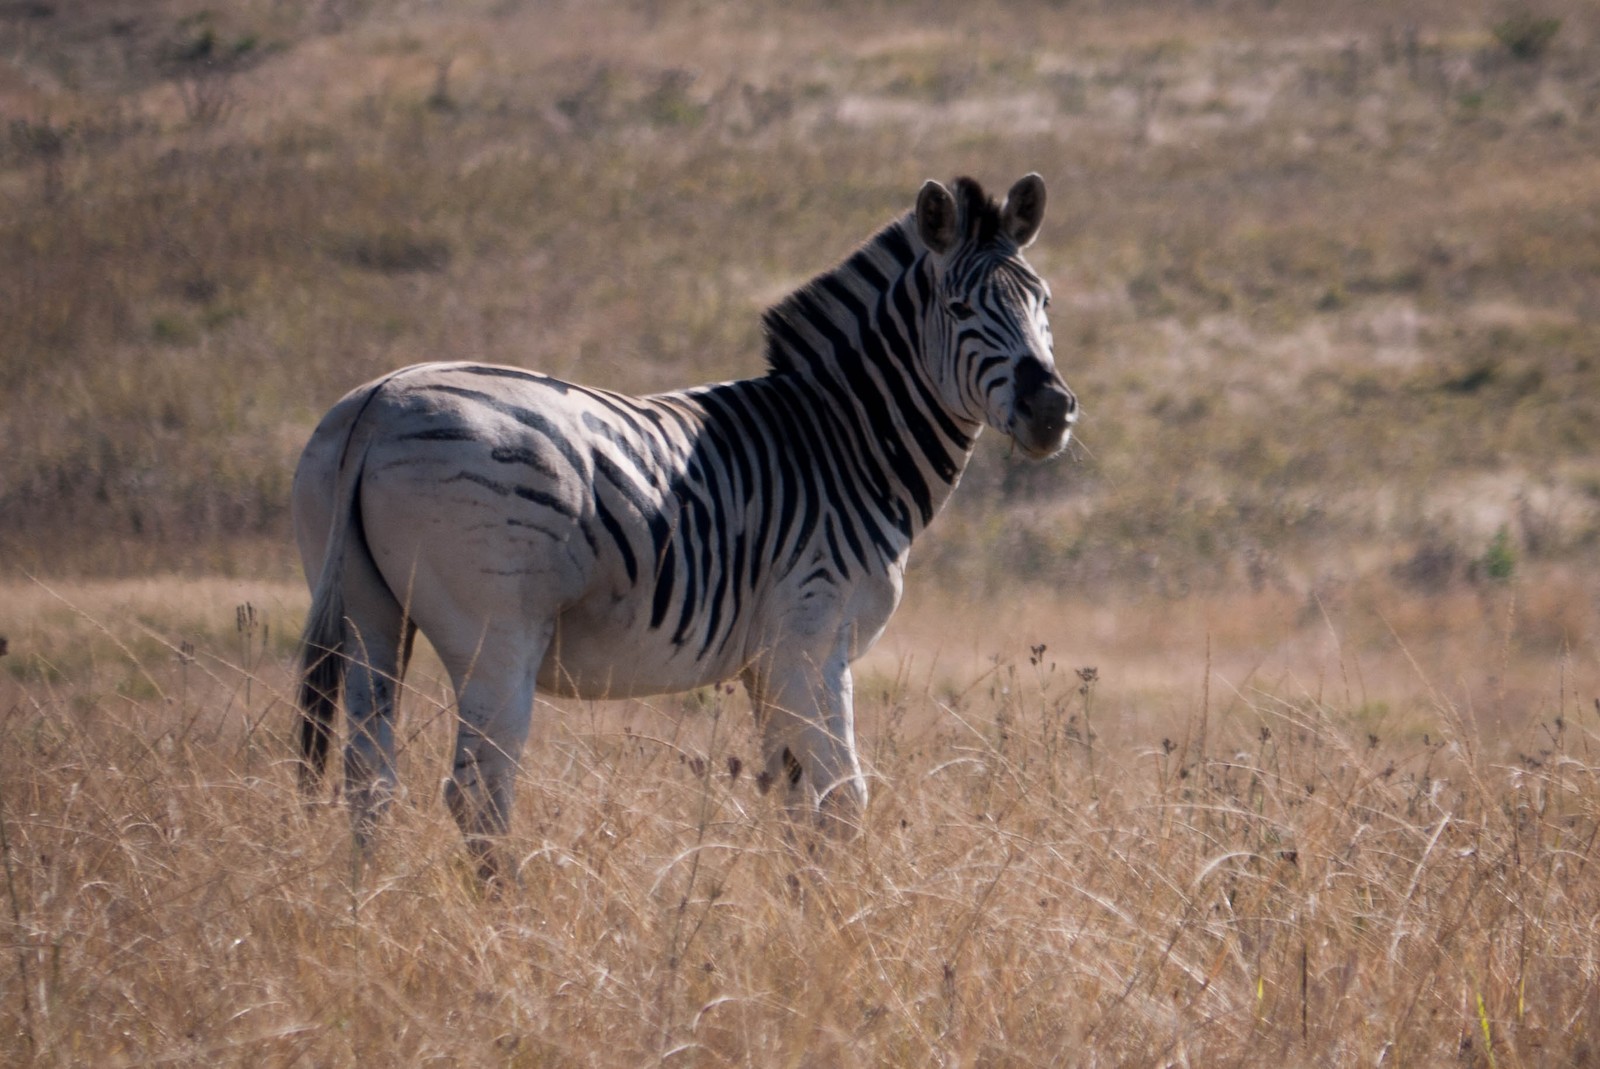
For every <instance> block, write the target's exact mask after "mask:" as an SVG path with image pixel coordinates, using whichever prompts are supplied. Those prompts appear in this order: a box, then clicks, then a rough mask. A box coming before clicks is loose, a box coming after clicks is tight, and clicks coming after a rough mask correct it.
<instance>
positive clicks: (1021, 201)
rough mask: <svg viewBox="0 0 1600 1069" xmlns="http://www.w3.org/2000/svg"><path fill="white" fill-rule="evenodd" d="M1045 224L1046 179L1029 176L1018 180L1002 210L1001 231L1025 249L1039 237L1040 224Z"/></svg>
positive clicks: (1034, 175)
mask: <svg viewBox="0 0 1600 1069" xmlns="http://www.w3.org/2000/svg"><path fill="white" fill-rule="evenodd" d="M1042 222H1044V179H1043V178H1040V177H1039V176H1038V175H1037V174H1028V175H1024V176H1023V177H1021V178H1019V179H1017V184H1016V185H1014V186H1012V187H1011V192H1010V193H1007V194H1006V204H1005V207H1004V208H1001V209H1000V229H1001V230H1002V231H1003V232H1004V233H1005V235H1006V237H1008V238H1010V239H1011V240H1012V241H1014V242H1016V244H1017V248H1019V249H1025V248H1027V247H1028V246H1029V245H1031V244H1033V239H1034V238H1036V237H1038V236H1039V224H1040V223H1042Z"/></svg>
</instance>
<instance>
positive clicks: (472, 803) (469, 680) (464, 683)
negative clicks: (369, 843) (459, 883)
mask: <svg viewBox="0 0 1600 1069" xmlns="http://www.w3.org/2000/svg"><path fill="white" fill-rule="evenodd" d="M507 632H508V633H499V634H496V635H494V636H485V641H484V642H483V644H482V645H481V646H480V648H478V649H477V650H476V651H474V652H473V653H472V654H470V655H465V656H464V657H463V655H461V654H456V655H454V656H452V655H448V654H447V655H446V657H447V661H446V663H447V664H449V663H450V661H451V660H456V661H457V662H458V664H460V665H461V670H460V671H457V670H456V669H455V668H452V675H453V676H454V677H455V679H456V695H457V703H458V705H459V706H460V719H459V721H458V723H457V726H456V746H455V757H454V760H453V761H452V764H451V769H450V779H449V780H448V781H447V782H446V783H445V802H446V803H447V804H448V805H449V807H450V813H451V815H452V816H454V817H455V820H456V824H457V825H459V826H460V828H461V833H462V835H463V836H464V837H465V838H466V841H467V848H468V849H469V850H470V851H471V852H472V856H473V859H474V860H475V861H476V862H477V866H478V874H479V876H480V877H481V878H482V879H483V880H484V882H485V883H488V884H496V883H499V882H501V881H503V880H506V879H509V878H512V877H513V876H514V871H513V868H512V866H510V865H509V864H508V863H507V861H506V859H505V857H504V856H503V855H504V848H503V845H502V843H503V840H504V838H505V835H506V832H507V831H509V830H510V826H511V810H512V804H513V803H514V801H515V800H516V776H517V768H518V763H519V761H520V760H521V758H522V751H523V748H524V747H525V746H526V744H527V741H528V730H529V727H530V725H531V723H532V719H533V696H534V679H535V677H536V676H537V675H538V670H539V663H540V661H542V660H543V658H544V649H545V645H546V643H547V642H548V634H546V635H545V636H544V637H543V638H537V637H535V636H529V635H526V634H524V633H523V632H521V630H520V629H515V630H513V629H507Z"/></svg>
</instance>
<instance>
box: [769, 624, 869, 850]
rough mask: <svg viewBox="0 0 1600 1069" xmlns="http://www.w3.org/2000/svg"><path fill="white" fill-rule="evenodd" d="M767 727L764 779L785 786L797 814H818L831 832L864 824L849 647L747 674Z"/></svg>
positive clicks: (848, 831)
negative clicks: (821, 657)
mask: <svg viewBox="0 0 1600 1069" xmlns="http://www.w3.org/2000/svg"><path fill="white" fill-rule="evenodd" d="M745 686H746V688H747V689H748V690H749V691H750V698H751V702H752V704H753V705H754V706H755V712H756V722H757V724H758V726H759V728H760V731H761V746H762V753H763V757H764V758H765V764H766V767H765V770H764V772H763V774H762V777H761V780H760V782H761V783H763V784H764V786H765V787H766V788H770V787H772V786H774V785H776V786H778V787H779V788H780V789H781V790H783V791H784V792H785V799H784V801H785V805H786V807H787V808H788V809H789V811H790V813H791V815H794V816H797V817H802V818H811V819H815V820H816V821H817V823H818V824H819V825H820V826H821V827H822V828H823V829H824V830H826V831H827V832H828V833H829V834H830V835H834V836H838V837H841V838H842V837H848V836H850V835H854V834H855V833H856V832H858V831H859V830H860V820H861V815H862V811H863V810H864V808H865V807H866V804H867V779H866V776H865V775H864V774H863V773H862V771H861V757H860V754H859V752H858V751H857V749H856V728H855V707H854V697H853V690H854V684H853V681H852V679H851V675H850V663H849V661H848V660H847V659H846V657H845V656H844V654H843V652H842V651H838V652H835V653H834V654H833V655H831V656H830V657H828V658H827V659H826V660H824V661H823V662H822V663H821V664H817V663H815V662H813V661H810V660H798V659H797V660H794V661H791V662H780V661H777V660H776V659H775V661H774V663H772V664H770V665H768V666H767V670H766V671H760V672H750V673H747V674H746V676H745Z"/></svg>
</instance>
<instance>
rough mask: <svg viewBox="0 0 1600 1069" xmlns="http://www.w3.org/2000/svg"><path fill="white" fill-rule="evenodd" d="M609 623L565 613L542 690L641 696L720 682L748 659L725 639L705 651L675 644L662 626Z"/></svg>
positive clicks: (546, 662)
mask: <svg viewBox="0 0 1600 1069" xmlns="http://www.w3.org/2000/svg"><path fill="white" fill-rule="evenodd" d="M628 623H629V622H628V621H625V620H624V621H618V620H612V621H609V626H607V625H606V624H604V623H602V624H601V625H600V626H595V624H596V621H593V620H584V619H582V618H581V617H574V616H573V615H570V614H564V615H563V616H562V618H561V620H560V621H559V622H558V624H557V627H556V633H555V636H554V639H553V640H552V642H551V643H550V649H549V652H548V653H546V654H545V659H544V663H543V664H542V665H541V666H540V668H539V677H538V684H539V689H540V690H542V691H544V692H546V693H550V694H559V695H562V696H563V697H569V698H593V699H604V698H642V697H646V696H648V695H652V694H673V693H677V692H679V691H685V690H694V689H695V688H697V687H704V686H709V685H710V684H712V683H720V682H722V681H723V680H726V679H730V678H732V677H734V676H736V675H738V674H739V672H740V671H741V670H742V669H743V668H744V665H745V663H746V658H745V655H744V652H743V648H742V644H740V646H739V648H738V649H737V650H733V649H729V647H732V646H734V645H735V644H734V643H732V642H729V643H727V644H726V645H725V646H724V647H723V648H722V649H702V648H700V647H699V646H698V645H696V644H693V643H691V642H674V641H673V639H672V635H671V634H670V633H669V632H667V631H665V630H661V629H641V628H638V627H636V626H628Z"/></svg>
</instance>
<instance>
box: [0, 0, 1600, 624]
mask: <svg viewBox="0 0 1600 1069" xmlns="http://www.w3.org/2000/svg"><path fill="white" fill-rule="evenodd" d="M1596 31H1597V26H1596V12H1595V10H1594V8H1593V7H1592V6H1590V5H1584V4H1579V3H1576V2H1556V0H1552V2H1549V3H1540V4H1537V5H1532V6H1503V5H1502V6H1496V5H1457V4H1449V3H1416V4H1385V5H1369V4H1357V3H1351V2H1342V3H1341V2H1334V3H1327V2H1323V3H1310V2H1306V0H1283V2H1280V3H1268V2H1252V3H1229V2H1224V0H1217V2H1214V3H1204V4H1202V3H1176V2H1168V3H1155V2H1152V3H1134V4H1112V3H1102V4H1095V3H1078V2H1062V0H1056V2H1041V3H1037V4H1003V5H1002V4H997V3H996V4H989V3H961V4H957V3H942V2H936V0H929V2H926V3H916V2H905V3H898V2H889V0H881V2H877V3H867V4H862V5H840V4H836V3H823V2H817V3H800V4H788V3H776V2H772V3H755V4H746V3H737V4H736V3H731V2H712V0H704V2H689V0H683V2H678V0H639V2H633V3H626V2H601V3H554V4H535V3H527V2H518V0H484V2H466V3H453V4H448V5H439V4H427V3H420V2H419V3H406V2H393V3H386V2H380V0H370V2H362V0H321V2H313V0H270V2H269V0H245V2H242V3H236V4H229V5H220V4H219V5H213V6H210V7H207V6H206V5H204V4H203V3H199V2H189V0H153V2H142V3H134V2H131V0H129V2H117V0H101V2H87V0H39V2H12V3H6V4H4V5H3V6H0V124H3V129H0V206H3V207H0V381H3V382H4V383H5V389H4V391H0V444H3V446H4V449H5V460H6V462H5V463H4V465H0V575H16V574H17V573H18V572H20V571H29V572H34V573H42V574H109V575H117V574H129V573H134V572H140V571H146V570H167V569H175V570H180V571H185V572H191V573H207V572H214V573H246V574H256V575H273V576H287V575H290V574H292V573H294V572H295V570H296V568H297V565H296V564H295V562H294V561H293V558H292V555H291V549H290V541H291V540H290V537H289V533H288V516H287V491H288V483H289V478H290V474H291V472H292V469H293V464H294V460H295V457H296V455H297V453H298V450H299V447H300V445H301V444H302V443H303V441H304V440H305V437H306V436H307V434H308V433H309V431H310V429H311V427H312V425H313V424H314V422H315V421H316V419H317V418H318V417H319V416H320V414H321V413H322V412H323V411H324V410H326V409H327V408H328V407H329V406H330V405H331V404H332V403H333V402H334V401H335V400H337V398H338V397H339V396H340V395H341V394H342V393H343V392H344V391H345V390H347V389H349V388H350V387H352V386H355V385H357V384H358V383H360V382H362V381H364V380H366V379H368V378H370V377H372V376H374V375H376V374H378V373H380V372H382V371H385V370H388V369H390V368H393V367H396V366H399V365H402V364H405V363H408V362H412V361H417V360H428V359H441V358H452V359H453V358H460V359H477V360H490V361H499V362H508V363H516V364H522V365H525V366H529V367H535V368H539V369H542V370H547V371H550V372H554V373H556V374H560V375H564V376H569V377H572V378H575V379H579V380H582V381H585V382H590V383H596V384H601V385H605V386H609V387H614V388H618V389H625V390H633V391H649V390H658V389H664V388H669V387H674V386H679V385H687V384H690V383H694V382H700V381H707V380H712V379H719V378H728V377H738V376H744V375H751V374H756V373H759V371H760V370H761V357H760V349H759V338H758V328H757V324H758V316H759V312H760V310H761V309H762V308H763V307H764V306H765V305H766V304H768V303H770V302H772V301H773V300H775V299H776V298H777V297H779V296H781V295H782V294H783V293H785V292H786V291H787V290H788V289H789V288H791V287H793V286H794V285H796V284H798V283H799V282H801V281H803V280H804V279H805V278H807V277H809V276H810V275H812V274H814V273H816V272H817V271H819V270H822V269H824V268H826V267H828V266H830V265H831V264H833V263H835V262H837V261H838V260H840V259H841V258H842V257H843V256H844V255H845V254H846V253H847V252H848V251H849V250H850V249H851V247H852V246H853V245H854V244H855V243H857V242H858V241H860V240H862V239H863V238H865V237H866V236H867V235H868V234H870V233H871V232H872V231H873V230H874V229H875V228H876V227H877V226H878V225H880V224H881V223H883V222H885V221H886V220H888V219H889V218H891V217H892V216H894V215H895V214H897V213H899V212H901V211H903V210H905V209H906V208H907V207H908V206H909V205H910V203H911V200H912V198H913V196H914V194H915V191H916V189H917V187H918V185H919V183H920V182H921V181H922V180H923V179H925V178H927V177H938V178H942V179H948V178H950V177H952V176H954V175H956V174H961V173H971V174H973V175H975V176H977V177H979V178H980V179H982V180H984V181H986V182H987V183H989V184H991V185H994V186H1003V185H1004V184H1006V183H1009V182H1010V181H1011V180H1013V179H1014V178H1015V177H1017V176H1018V175H1020V174H1022V173H1024V172H1026V171H1028V170H1038V171H1040V172H1041V173H1043V174H1044V176H1045V178H1046V180H1047V181H1048V182H1049V186H1050V192H1051V201H1050V210H1049V217H1048V220H1047V224H1046V229H1045V231H1044V233H1043V235H1042V237H1041V239H1040V242H1039V244H1038V245H1037V246H1036V247H1035V249H1034V250H1033V251H1032V252H1031V254H1030V258H1031V259H1032V261H1033V262H1034V264H1035V265H1036V266H1037V267H1038V268H1039V269H1040V270H1041V272H1042V273H1043V274H1044V275H1045V276H1046V277H1048V278H1049V280H1050V282H1051V284H1052V286H1053V289H1054V292H1055V297H1056V300H1055V304H1054V308H1055V313H1054V314H1055V335H1056V339H1057V346H1058V352H1057V357H1058V361H1059V362H1060V363H1061V365H1062V366H1063V368H1064V369H1065V373H1066V375H1067V378H1068V381H1069V382H1070V383H1071V384H1072V385H1073V387H1074V388H1075V389H1076V390H1077V391H1078V393H1079V394H1080V396H1081V398H1082V399H1083V402H1084V406H1085V410H1086V418H1085V419H1084V421H1083V423H1082V424H1081V427H1082V435H1081V444H1080V445H1078V446H1077V447H1076V448H1075V450H1074V452H1073V454H1072V456H1071V457H1069V458H1065V459H1063V460H1061V461H1059V462H1056V463H1054V464H1049V465H1029V464H1027V463H1025V462H1023V461H1022V460H1021V459H1019V458H1014V457H1010V456H1008V455H1007V453H1006V450H1005V448H1004V443H1003V442H999V441H995V440H986V441H985V442H984V443H983V445H984V448H982V449H981V450H980V455H979V457H978V459H977V462H976V465H975V467H974V469H973V470H972V471H971V473H970V474H969V476H968V479H967V485H965V486H964V487H963V488H962V491H961V493H959V494H957V495H956V499H955V502H954V504H953V506H952V508H951V511H950V512H949V513H947V515H946V516H945V517H944V518H943V520H942V521H941V523H940V524H938V525H936V527H935V530H934V533H933V534H932V535H931V536H930V540H929V544H928V545H927V547H926V548H925V549H923V550H922V551H921V553H920V554H919V555H918V557H917V558H916V559H915V562H914V567H916V568H917V570H918V571H919V572H920V573H921V575H923V576H924V577H925V578H926V577H931V576H938V577H939V581H941V582H942V583H944V584H946V585H947V586H948V587H949V588H950V589H951V590H953V591H955V592H958V593H985V592H995V591H999V590H1004V589H1008V588H1009V587H1010V585H1011V584H1014V583H1016V582H1017V581H1019V580H1030V581H1031V580H1033V579H1041V580H1043V581H1045V582H1047V583H1050V584H1056V585H1060V586H1070V587H1071V588H1073V589H1075V590H1077V591H1079V592H1080V593H1091V594H1092V593H1093V592H1095V591H1098V590H1106V589H1112V588H1116V589H1126V590H1135V591H1152V592H1158V593H1162V594H1167V595H1176V594H1183V593H1185V592H1187V591H1190V590H1200V589H1216V588H1221V587H1241V588H1245V587H1248V588H1255V589H1284V590H1291V591H1306V592H1311V593H1315V592H1316V590H1317V589H1318V586H1319V584H1325V583H1327V582H1330V581H1332V580H1330V578H1329V577H1330V576H1331V577H1339V576H1354V575H1378V574H1381V575H1387V576H1390V577H1392V578H1393V579H1394V580H1395V581H1397V582H1400V583H1403V584H1406V585H1408V586H1410V587H1412V588H1414V589H1416V590H1418V591H1421V592H1430V591H1433V592H1437V591H1442V590H1444V589H1447V588H1450V587H1455V586H1461V585H1464V584H1468V583H1473V582H1478V583H1482V582H1487V581H1492V580H1493V579H1494V578H1496V577H1502V576H1503V575H1504V574H1505V572H1506V571H1507V569H1509V568H1511V567H1514V566H1515V564H1516V563H1518V562H1522V561H1526V560H1535V559H1547V560H1550V561H1555V562H1564V561H1572V560H1577V559H1581V557H1582V556H1586V555H1587V554H1588V553H1589V552H1591V551H1592V549H1593V548H1594V545H1595V542H1596V540H1597V539H1600V450H1597V448H1596V445H1597V439H1600V419H1597V416H1600V114H1597V112H1600V40H1597V36H1596ZM992 437H993V436H991V438H992Z"/></svg>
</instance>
